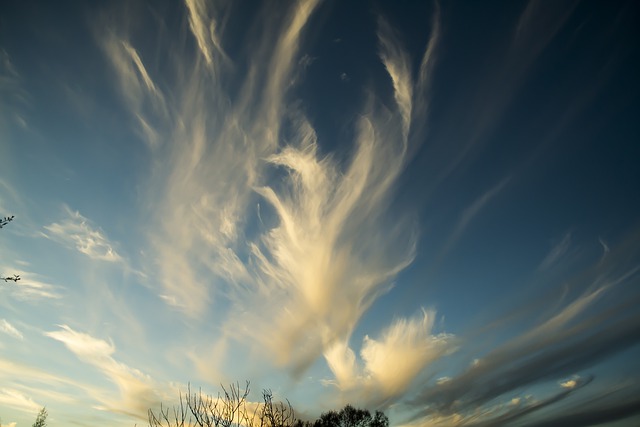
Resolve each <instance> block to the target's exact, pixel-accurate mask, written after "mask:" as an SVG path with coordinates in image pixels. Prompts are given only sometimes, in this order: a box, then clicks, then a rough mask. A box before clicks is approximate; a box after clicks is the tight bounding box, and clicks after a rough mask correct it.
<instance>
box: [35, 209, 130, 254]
mask: <svg viewBox="0 0 640 427" xmlns="http://www.w3.org/2000/svg"><path fill="white" fill-rule="evenodd" d="M64 214H65V218H64V219H62V220H61V221H60V222H54V223H51V224H50V225H46V226H44V229H45V230H46V232H43V233H42V234H43V235H44V236H45V237H47V238H49V239H51V240H54V241H56V242H58V243H60V244H62V245H63V246H65V247H67V248H69V249H75V250H77V251H79V252H81V253H83V254H85V255H86V256H88V257H89V258H91V259H94V260H100V261H107V262H123V258H122V257H121V256H120V254H118V252H117V251H116V250H115V249H114V247H113V243H111V242H110V241H109V239H108V238H107V236H106V235H105V234H104V232H103V231H102V230H100V229H99V228H95V227H94V226H93V224H92V223H91V221H90V220H88V219H87V218H85V217H84V216H82V215H81V214H80V212H78V211H72V210H71V209H70V208H69V207H68V206H64Z"/></svg>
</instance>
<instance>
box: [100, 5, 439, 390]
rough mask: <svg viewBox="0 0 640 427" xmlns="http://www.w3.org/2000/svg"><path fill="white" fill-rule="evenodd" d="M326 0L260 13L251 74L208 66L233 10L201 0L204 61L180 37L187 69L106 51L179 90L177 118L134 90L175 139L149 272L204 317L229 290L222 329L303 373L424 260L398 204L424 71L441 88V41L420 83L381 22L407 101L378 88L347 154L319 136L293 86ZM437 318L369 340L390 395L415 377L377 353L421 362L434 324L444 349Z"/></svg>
mask: <svg viewBox="0 0 640 427" xmlns="http://www.w3.org/2000/svg"><path fill="white" fill-rule="evenodd" d="M317 5H318V2H316V1H305V2H296V3H292V4H291V7H290V9H288V10H286V11H284V12H283V13H280V14H277V15H274V16H270V17H269V19H266V20H263V21H261V22H260V23H259V25H258V27H256V31H257V32H256V33H257V34H259V35H260V36H261V37H260V41H259V42H257V43H256V44H255V46H254V47H253V49H251V50H250V51H249V52H247V55H248V56H247V57H246V58H240V59H241V60H246V61H247V63H248V64H249V65H248V71H247V72H246V74H244V73H243V72H242V71H239V70H235V71H234V75H233V76H230V75H226V74H225V72H227V71H228V69H227V68H225V67H222V68H220V69H218V68H216V69H215V72H213V73H212V72H211V69H210V68H211V66H212V64H213V66H214V67H215V62H216V56H219V55H223V56H224V54H223V49H222V47H221V44H220V42H221V40H222V38H221V37H220V34H221V33H220V32H219V31H218V30H219V27H218V23H219V22H221V20H222V18H221V17H220V16H218V14H219V10H216V9H215V7H213V6H210V5H209V4H205V3H204V2H200V1H195V0H194V1H187V2H186V8H187V13H188V17H189V26H190V27H189V29H190V31H191V35H192V36H193V37H194V38H195V41H196V44H197V49H198V50H197V54H198V55H200V56H201V57H202V58H204V61H198V60H196V61H195V62H192V61H193V59H192V55H190V53H191V52H184V51H183V50H181V49H183V46H178V47H176V46H168V48H167V49H168V50H169V51H170V52H171V54H172V55H175V56H177V57H179V58H183V60H180V61H176V64H177V65H176V67H177V69H178V72H176V73H175V74H176V75H177V76H188V78H184V79H182V78H178V79H176V80H175V81H163V82H154V84H153V86H151V85H150V84H145V83H144V82H145V81H146V79H145V78H144V73H143V72H142V71H141V70H142V69H143V68H142V67H141V66H140V65H136V64H138V61H136V60H135V57H134V59H133V60H131V58H132V57H133V56H132V54H131V52H129V53H127V55H128V63H127V64H128V65H126V66H124V65H118V64H119V63H120V62H118V61H119V59H118V58H119V56H118V55H121V53H119V54H118V55H116V54H114V53H113V52H111V51H107V55H108V56H110V58H111V59H112V61H114V63H115V65H116V66H115V67H114V70H115V71H116V72H117V73H118V74H119V78H120V79H124V80H125V81H127V82H129V81H130V80H132V77H131V76H132V75H133V76H134V77H135V78H136V80H133V82H134V83H135V84H134V83H131V85H133V89H134V91H133V92H132V93H136V92H135V91H136V90H138V87H142V88H146V89H145V91H146V92H147V93H150V92H153V91H154V90H153V88H156V89H157V90H160V91H161V89H159V88H167V87H168V88H171V89H170V90H171V94H172V96H174V97H177V98H178V99H177V100H176V102H174V103H172V105H173V106H174V107H172V109H170V110H167V111H168V114H169V115H170V117H169V119H168V120H166V121H164V122H163V124H161V125H159V126H157V127H154V125H153V124H154V123H160V121H159V120H158V115H157V114H156V113H154V111H152V110H149V109H146V110H145V109H140V108H135V105H133V104H131V103H130V104H129V106H130V110H131V111H130V112H131V114H132V116H133V117H136V119H138V120H140V122H141V123H145V124H147V126H144V127H145V129H147V130H146V131H145V132H146V133H147V134H149V135H152V138H161V139H163V141H162V143H160V144H159V145H161V146H162V147H163V149H161V150H155V151H154V152H153V153H152V155H153V156H154V157H153V158H154V161H155V164H157V165H162V167H158V168H154V169H153V170H152V176H151V178H150V180H149V183H150V185H149V188H148V194H147V199H146V202H147V203H148V206H149V213H150V220H149V236H150V237H149V239H150V242H151V245H152V249H153V250H152V251H151V255H150V257H151V259H152V263H153V264H152V268H150V269H149V272H151V270H155V271H156V272H155V274H152V275H151V276H155V278H157V280H158V282H159V283H160V284H161V289H159V290H158V294H159V295H161V298H162V299H163V300H165V301H166V302H167V304H169V305H172V306H174V307H177V308H179V309H180V310H182V311H184V312H185V313H188V314H189V315H191V316H193V317H196V318H197V317H198V316H200V315H203V314H204V313H206V310H208V309H209V307H212V306H214V305H213V304H214V303H215V302H216V300H215V298H224V301H225V302H227V301H230V302H231V305H230V306H227V308H222V309H221V310H222V311H223V312H224V314H222V315H223V316H224V315H226V314H227V313H228V314H229V317H228V319H227V321H226V322H225V324H224V327H223V332H222V334H223V335H224V336H225V337H233V339H237V340H240V341H241V342H243V343H248V344H249V345H250V346H252V347H253V348H254V350H255V351H256V352H259V353H260V354H264V353H265V352H266V354H268V355H269V356H271V360H272V361H274V362H275V363H276V364H278V365H280V366H285V367H287V368H288V369H290V371H291V372H293V373H294V374H300V373H301V372H303V371H304V369H306V368H307V367H308V366H310V364H311V363H313V361H315V360H316V359H318V358H319V357H322V356H323V354H326V353H327V352H330V351H331V349H333V348H335V346H337V345H339V343H345V342H348V340H349V338H350V335H351V333H352V332H353V329H354V327H355V325H356V324H357V322H358V320H359V319H360V318H361V317H362V315H363V314H364V312H365V311H366V310H367V309H368V308H369V307H370V306H371V304H372V303H373V302H374V301H375V300H376V299H377V298H378V297H379V296H380V295H381V294H383V293H384V292H386V291H388V290H389V289H390V288H391V286H392V281H393V279H394V277H395V276H396V275H397V274H398V272H400V271H402V270H403V269H404V268H405V267H407V266H408V265H409V264H410V263H411V262H412V260H413V258H414V254H415V244H416V238H417V237H416V230H415V228H414V226H413V224H412V223H411V222H410V221H409V220H408V218H407V217H400V218H395V219H394V222H393V223H391V221H390V220H389V219H388V217H389V211H390V208H391V207H390V203H391V198H392V193H393V189H394V186H395V185H396V184H397V182H398V178H399V176H400V175H401V174H402V172H403V170H404V167H405V164H406V161H407V145H408V138H409V133H410V129H411V125H412V123H413V121H414V120H416V121H421V120H423V119H424V117H418V116H417V115H416V114H415V113H414V112H413V102H414V98H415V96H416V95H415V93H414V90H415V87H416V84H417V85H418V86H419V87H420V90H422V89H423V88H425V87H426V86H428V83H429V76H428V73H429V71H428V69H430V67H431V65H432V60H433V56H434V53H433V51H434V49H435V47H434V43H435V42H433V40H431V41H430V44H429V47H428V48H427V50H426V52H425V57H424V58H422V62H423V67H422V68H423V69H422V71H421V75H420V79H419V80H420V82H419V83H416V82H414V80H413V77H412V75H411V72H410V70H411V69H412V64H411V58H410V57H409V55H408V54H407V53H406V50H405V49H404V48H403V46H402V45H401V43H400V42H399V40H398V38H397V37H396V36H395V35H394V32H393V30H392V29H391V27H390V25H387V24H384V23H383V21H381V26H380V29H379V32H378V37H379V40H380V57H381V60H382V63H383V65H384V66H385V68H386V70H387V71H388V75H389V79H390V83H391V86H392V88H393V100H394V101H395V104H394V103H393V102H392V103H391V106H390V107H385V105H386V103H385V102H380V100H379V99H376V98H375V96H374V95H371V97H370V98H369V99H368V100H367V102H366V103H365V105H364V106H363V109H362V114H361V116H360V118H359V120H357V122H356V128H355V134H356V136H355V139H354V146H353V149H352V150H351V151H350V155H349V157H348V158H334V157H333V156H330V155H326V154H324V153H322V152H321V150H320V149H319V143H318V141H317V138H318V137H317V134H316V132H315V129H314V128H313V124H312V123H311V122H310V121H309V120H308V119H307V118H306V117H305V115H304V114H303V108H301V107H299V106H300V105H301V104H302V103H303V102H304V101H303V100H302V101H298V102H289V95H290V91H291V88H292V85H294V84H295V83H296V82H297V81H298V80H297V77H298V74H299V73H300V71H303V70H304V68H305V67H307V66H308V64H309V60H308V55H305V54H299V51H300V46H301V44H302V42H303V40H304V30H305V27H306V26H307V23H308V21H309V20H310V19H311V16H312V14H313V12H314V11H315V9H316V7H317ZM113 32H114V33H117V34H122V33H121V32H118V31H117V30H113ZM118 40H119V41H118V46H119V47H118V49H121V46H124V45H125V44H123V43H126V45H127V46H130V47H131V49H134V47H133V46H135V42H134V41H131V40H129V39H128V38H127V37H124V36H122V37H121V38H119V39H118ZM123 40H127V41H126V42H124V41H123ZM138 54H139V55H138V58H142V57H144V55H142V53H141V52H138ZM190 58H191V59H190ZM230 60H231V59H229V61H230ZM139 62H140V63H141V62H142V60H140V61H139ZM425 64H426V65H425ZM231 68H232V67H231ZM229 69H230V68H229ZM141 76H142V77H141ZM231 77H233V78H234V81H239V82H240V84H239V90H238V92H237V95H234V96H233V97H232V96H231V95H230V94H229V90H228V87H227V86H226V85H225V84H224V83H225V82H226V81H227V80H229V79H230V78H231ZM121 88H122V89H123V90H125V89H126V88H125V86H122V87H121ZM135 96H139V97H143V98H144V97H146V96H148V95H147V94H145V93H141V92H140V91H138V92H137V93H136V95H135ZM162 97H164V98H168V97H167V96H166V94H165V95H163V96H162ZM423 98H424V97H423ZM421 102H422V103H424V102H426V100H425V99H422V101H421ZM132 105H133V107H132ZM283 129H284V130H285V131H283ZM150 138H151V137H150ZM380 165H384V167H381V166H380ZM263 201H266V202H267V203H266V204H263V203H262V202H263ZM258 203H260V206H261V209H260V214H259V215H260V217H258V215H257V214H256V208H255V207H256V206H257V204H258ZM245 242H246V243H245ZM216 307H218V308H219V307H220V306H219V305H217V306H216ZM430 321H431V318H430V317H429V316H428V315H426V314H425V316H424V318H422V317H421V318H420V319H418V320H414V319H412V320H410V321H406V322H405V323H402V322H399V323H394V324H393V325H392V326H391V329H390V331H389V332H388V335H385V336H384V337H383V338H382V339H381V340H380V341H377V340H373V339H370V340H369V341H367V343H366V345H365V346H366V348H367V349H368V351H367V353H366V354H367V357H368V358H369V359H367V360H368V361H369V362H370V363H369V365H370V369H371V371H370V372H368V373H367V375H369V376H371V377H372V378H377V379H376V380H375V381H380V382H383V383H385V384H386V385H387V386H388V389H387V391H386V395H391V394H394V393H397V392H398V390H401V389H402V388H403V387H406V385H407V384H406V383H407V381H409V378H410V377H411V375H409V374H406V373H405V374H403V375H404V376H403V377H402V378H400V379H397V380H396V382H395V383H393V382H392V381H391V379H390V378H388V377H383V376H382V373H381V370H380V368H378V367H376V366H378V364H379V363H381V362H380V359H379V358H380V357H382V356H380V355H381V354H386V353H389V354H391V350H390V349H389V347H390V346H392V345H393V344H399V343H400V342H405V343H406V346H405V347H403V350H402V351H404V352H406V353H407V354H414V353H411V351H415V352H416V353H420V354H423V356H420V357H418V356H416V360H415V361H414V362H412V363H411V364H409V365H408V367H407V371H406V372H415V371H416V370H420V369H421V368H422V367H423V366H424V365H425V364H427V360H428V356H426V355H424V354H426V353H428V351H427V349H426V348H423V347H421V345H422V343H418V342H417V340H418V339H419V337H422V336H423V335H424V336H425V339H426V341H427V342H428V343H429V344H428V345H429V346H430V347H429V348H430V349H431V350H430V351H433V352H436V350H435V348H436V347H437V348H439V347H438V346H437V345H436V344H435V341H433V340H432V338H431V337H430V335H429V332H428V331H427V330H430V327H431V326H430V323H429V322H430ZM424 322H426V323H424ZM425 334H426V335H425ZM392 343H393V344H392ZM409 343H411V344H409ZM414 344H415V348H410V347H411V346H412V345H414ZM398 351H400V350H398ZM393 354H395V353H393ZM201 357H202V358H203V360H205V359H206V357H207V356H206V355H204V356H201ZM390 357H391V356H390ZM196 364H197V365H198V363H196ZM364 366H366V364H365V365H363V368H362V369H365V368H364ZM362 374H363V375H364V371H363V372H362ZM356 376H357V375H356ZM372 381H374V380H372Z"/></svg>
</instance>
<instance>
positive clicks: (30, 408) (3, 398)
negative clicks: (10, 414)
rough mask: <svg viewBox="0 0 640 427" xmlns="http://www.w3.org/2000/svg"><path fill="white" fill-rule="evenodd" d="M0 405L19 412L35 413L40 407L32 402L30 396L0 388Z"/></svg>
mask: <svg viewBox="0 0 640 427" xmlns="http://www.w3.org/2000/svg"><path fill="white" fill-rule="evenodd" d="M0 403H1V404H2V405H3V406H4V405H6V406H7V407H9V408H14V409H17V410H19V411H24V412H33V413H37V412H38V411H39V410H40V408H42V405H40V404H38V403H36V402H34V401H33V399H32V398H31V397H30V396H27V395H25V394H23V393H21V392H20V391H18V390H15V389H11V388H0Z"/></svg>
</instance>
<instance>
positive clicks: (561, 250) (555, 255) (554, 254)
mask: <svg viewBox="0 0 640 427" xmlns="http://www.w3.org/2000/svg"><path fill="white" fill-rule="evenodd" d="M570 246H571V233H565V235H564V236H562V239H561V240H560V241H559V242H558V243H557V244H556V245H555V246H554V247H553V248H551V250H550V251H549V253H548V254H547V255H546V256H545V257H544V259H543V260H542V262H541V263H540V265H539V266H538V269H539V270H547V269H549V268H550V267H551V266H553V265H554V264H556V263H557V262H558V261H559V260H560V259H561V258H562V256H563V255H564V254H566V253H567V250H568V249H569V247H570Z"/></svg>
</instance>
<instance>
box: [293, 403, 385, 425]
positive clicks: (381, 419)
mask: <svg viewBox="0 0 640 427" xmlns="http://www.w3.org/2000/svg"><path fill="white" fill-rule="evenodd" d="M301 424H307V423H301ZM307 426H308V427H311V426H312V427H389V418H388V417H387V416H386V415H385V414H384V413H383V412H381V411H376V412H375V414H373V415H371V412H369V411H368V410H367V409H357V408H354V407H353V406H351V405H347V406H345V407H344V408H342V409H341V410H340V411H339V412H336V411H329V412H325V413H323V414H322V415H320V418H318V419H317V420H316V421H315V422H314V423H308V424H307V425H306V426H304V427H307ZM297 427H303V426H302V425H299V426H297Z"/></svg>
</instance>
